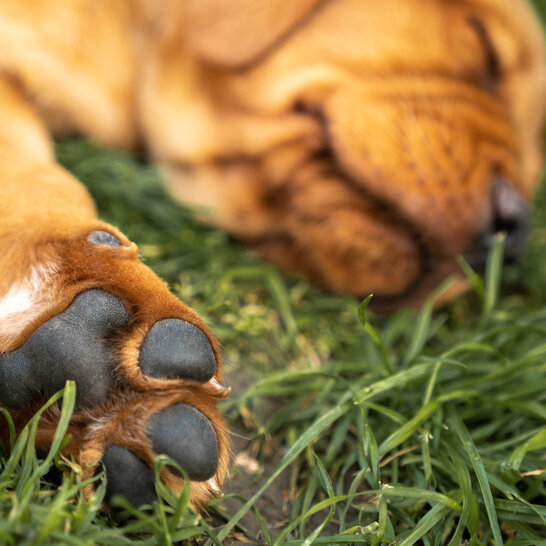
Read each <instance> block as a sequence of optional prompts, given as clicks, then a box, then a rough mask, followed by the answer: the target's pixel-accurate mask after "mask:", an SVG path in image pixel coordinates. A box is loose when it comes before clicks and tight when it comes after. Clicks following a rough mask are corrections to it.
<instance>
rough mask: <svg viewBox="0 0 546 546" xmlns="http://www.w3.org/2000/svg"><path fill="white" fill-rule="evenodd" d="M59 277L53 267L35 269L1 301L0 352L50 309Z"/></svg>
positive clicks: (44, 266) (46, 265) (45, 266)
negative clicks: (52, 289) (57, 277)
mask: <svg viewBox="0 0 546 546" xmlns="http://www.w3.org/2000/svg"><path fill="white" fill-rule="evenodd" d="M56 273H57V267H56V266H55V265H54V264H51V263H47V264H42V265H37V266H34V267H33V268H32V269H31V271H30V274H29V275H28V276H27V277H26V278H25V279H23V280H22V281H21V282H20V283H17V284H14V285H12V286H11V287H10V289H9V290H8V292H7V293H6V294H5V295H4V296H3V297H2V298H1V299H0V352H1V351H3V350H5V348H6V347H7V346H8V344H9V343H10V341H11V340H12V339H13V336H16V335H17V334H18V333H19V332H20V331H21V330H22V329H23V328H24V327H25V326H26V325H27V324H28V323H29V322H30V321H31V320H33V319H34V318H36V317H37V316H38V315H39V314H40V313H41V312H43V311H44V310H45V308H46V307H47V306H48V304H49V302H50V300H51V298H52V296H53V294H52V293H51V288H52V284H53V280H54V278H55V275H56Z"/></svg>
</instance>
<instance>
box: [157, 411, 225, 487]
mask: <svg viewBox="0 0 546 546" xmlns="http://www.w3.org/2000/svg"><path fill="white" fill-rule="evenodd" d="M148 437H149V438H150V441H151V443H152V447H153V449H154V451H155V452H156V453H158V454H162V453H164V454H165V455H168V456H169V457H171V459H173V460H174V461H176V462H177V463H178V464H179V465H180V466H181V467H182V468H183V469H184V470H185V471H186V472H187V474H188V477H189V478H190V479H191V480H196V481H206V480H208V479H209V478H212V476H214V474H215V473H216V470H217V468H218V439H217V437H216V432H215V430H214V427H213V426H212V423H211V422H210V421H209V420H208V419H207V418H206V417H205V416H204V415H203V414H202V413H201V412H200V411H198V410H196V409H195V408H194V407H193V406H190V405H189V404H175V405H174V406H170V407H168V408H165V409H163V410H161V411H159V412H157V413H156V414H155V415H154V416H153V417H152V418H151V419H150V421H149V424H148Z"/></svg>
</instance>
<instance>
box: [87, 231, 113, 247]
mask: <svg viewBox="0 0 546 546" xmlns="http://www.w3.org/2000/svg"><path fill="white" fill-rule="evenodd" d="M87 240H88V241H89V242H91V243H94V244H95V245H103V246H121V241H120V240H119V239H118V238H117V237H116V236H115V235H112V234H111V233H109V232H108V231H104V230H102V229H100V230H97V231H93V232H92V233H91V234H90V235H89V237H87Z"/></svg>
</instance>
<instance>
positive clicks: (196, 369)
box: [139, 319, 216, 382]
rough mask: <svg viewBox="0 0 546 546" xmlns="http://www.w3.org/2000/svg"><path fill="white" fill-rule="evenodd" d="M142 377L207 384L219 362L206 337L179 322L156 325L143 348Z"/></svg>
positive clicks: (182, 321)
mask: <svg viewBox="0 0 546 546" xmlns="http://www.w3.org/2000/svg"><path fill="white" fill-rule="evenodd" d="M139 364H140V369H141V371H142V373H144V374H145V375H147V376H150V377H156V378H163V379H187V380H191V381H199V382H205V381H208V380H209V379H211V378H212V377H213V376H214V374H215V372H216V358H215V356H214V352H213V350H212V347H211V344H210V342H209V340H208V339H207V336H206V335H205V334H204V333H203V332H202V331H201V330H200V329H199V328H198V327H197V326H194V325H193V324H191V323H189V322H186V321H185V320H180V319H165V320H160V321H158V322H156V323H155V324H154V325H153V326H152V327H151V328H150V331H149V332H148V333H147V334H146V337H145V338H144V341H143V342H142V346H141V348H140V357H139Z"/></svg>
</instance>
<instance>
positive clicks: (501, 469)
mask: <svg viewBox="0 0 546 546" xmlns="http://www.w3.org/2000/svg"><path fill="white" fill-rule="evenodd" d="M58 156H59V159H60V161H61V162H62V163H63V164H65V165H66V166H67V167H68V168H69V169H70V170H71V171H72V172H74V173H75V174H76V176H78V177H79V178H80V179H81V180H83V181H84V182H85V183H86V184H87V185H88V187H89V189H90V191H91V193H92V194H93V196H94V198H95V199H96V202H97V203H98V206H99V210H100V211H101V215H102V217H103V218H105V219H106V220H108V221H111V222H112V223H114V224H116V225H118V226H119V227H120V228H122V229H123V231H125V233H127V235H128V236H129V237H130V238H132V239H133V240H135V241H136V242H138V243H139V246H140V249H141V253H142V256H143V258H144V259H145V261H146V262H147V263H148V264H149V265H150V266H151V267H152V268H154V270H155V271H157V272H158V274H160V275H161V276H162V277H164V278H165V279H166V280H168V281H169V283H170V284H171V286H172V287H173V290H174V291H175V293H176V294H177V295H179V296H180V298H182V299H183V300H184V301H186V302H187V303H189V304H191V305H192V306H193V307H194V308H195V309H196V310H197V311H198V312H199V313H200V314H201V315H202V316H203V317H204V318H205V319H206V320H207V321H208V323H209V324H210V325H211V327H212V328H213V330H214V332H215V334H216V336H217V337H218V338H219V339H220V340H221V342H222V344H223V351H224V356H225V360H226V363H225V372H226V375H227V382H228V384H229V382H230V379H232V380H233V381H234V383H236V384H237V385H238V388H237V389H236V391H237V393H236V395H232V396H231V397H230V398H229V399H227V400H226V401H225V402H224V403H223V408H222V409H223V411H224V412H225V413H226V415H227V418H228V421H229V422H230V423H231V425H232V426H233V427H234V428H235V429H236V430H237V431H238V432H239V433H240V434H243V435H244V436H246V437H247V439H248V440H247V442H246V443H245V448H244V449H245V455H246V456H247V460H249V461H251V462H252V463H253V464H254V465H255V469H254V470H253V471H252V472H251V474H250V476H248V475H246V474H245V466H244V465H234V467H233V469H232V478H231V486H230V492H229V493H228V494H227V495H226V497H225V498H223V499H219V500H215V501H213V503H212V504H211V506H210V507H209V511H208V513H207V514H206V515H205V516H199V515H196V514H193V513H192V512H191V511H189V510H188V508H187V500H188V499H187V495H186V494H185V493H184V494H182V496H181V497H180V498H174V496H173V495H172V494H170V493H169V492H168V491H166V490H165V488H162V487H161V485H160V484H158V487H159V488H160V490H159V494H160V497H161V502H159V503H157V504H156V505H154V507H153V508H152V509H151V510H149V511H136V510H134V509H132V508H131V507H130V506H128V505H126V504H123V502H122V501H120V506H119V508H120V510H119V511H118V512H117V513H115V514H108V513H104V512H101V511H100V510H99V507H100V504H101V501H102V498H103V496H104V485H99V487H98V489H97V492H96V494H95V495H94V496H93V497H92V498H91V499H88V500H84V499H83V497H82V494H81V491H82V488H83V486H84V485H85V484H84V483H82V481H81V471H80V469H79V468H78V466H77V465H76V464H74V463H73V462H71V461H67V460H64V459H63V458H62V457H61V456H60V455H59V452H60V450H61V449H62V445H63V440H62V438H63V431H64V429H65V426H66V419H68V417H69V416H70V413H71V409H72V407H73V403H74V386H73V385H70V384H69V385H68V386H67V388H66V389H65V392H64V394H63V402H62V403H63V418H62V419H61V423H60V425H59V430H58V433H57V436H56V441H55V443H54V445H53V447H52V449H51V451H50V453H49V454H48V455H47V456H46V457H45V458H43V457H42V458H38V457H37V456H36V454H35V452H34V450H33V448H32V438H33V434H34V431H35V427H36V420H34V421H32V422H31V423H29V425H28V427H27V429H26V431H25V432H23V434H21V435H20V436H19V437H18V438H14V437H13V438H12V441H11V456H9V457H8V456H7V455H5V452H4V457H3V458H2V459H1V460H0V543H1V544H10V545H11V544H14V545H34V544H35V545H38V544H40V545H45V544H63V545H64V544H78V545H80V544H112V545H117V544H150V545H152V544H173V543H181V544H186V543H187V544H195V543H199V544H207V545H209V544H230V543H244V542H245V541H247V542H250V543H252V544H294V545H296V544H298V545H300V544H302V545H304V544H305V545H307V544H328V545H331V544H356V543H364V544H391V543H396V544H397V545H404V546H407V545H410V544H424V545H426V546H428V545H431V546H432V545H446V544H447V545H449V546H456V545H458V544H462V543H466V544H473V545H479V544H484V545H485V544H501V543H503V542H506V543H509V544H513V545H529V546H535V545H538V544H546V488H545V483H544V480H545V477H546V282H545V281H544V279H546V215H545V214H544V212H543V211H544V210H546V189H543V190H542V191H541V193H540V195H539V196H538V198H537V200H536V203H535V209H534V212H533V231H532V237H531V240H530V243H529V246H528V248H527V251H526V253H525V255H524V256H523V259H522V260H521V262H519V263H518V264H516V265H513V266H510V267H509V268H506V269H505V270H504V271H502V270H501V269H502V268H501V266H500V263H501V256H502V240H501V239H499V240H498V241H497V244H496V246H495V248H494V249H493V251H492V253H491V255H490V257H489V264H488V268H487V272H486V274H485V277H484V278H483V280H482V279H481V278H479V277H475V276H473V275H472V274H471V273H469V274H470V275H471V278H472V280H473V282H474V290H473V292H472V293H470V294H468V295H466V296H465V297H462V298H460V299H458V300H457V301H456V302H453V303H451V304H449V305H448V306H447V307H444V308H442V309H440V310H436V311H434V310H433V308H432V304H431V303H432V302H429V304H427V305H425V306H424V307H423V308H422V309H421V310H420V311H419V312H418V313H417V312H414V311H410V310H401V311H399V312H397V313H394V314H392V315H390V316H388V317H384V316H379V315H376V314H374V313H372V312H371V311H369V310H368V308H367V305H368V303H369V301H368V300H366V301H364V302H362V303H361V302H358V301H355V300H354V299H352V298H344V297H334V296H329V295H326V294H324V293H322V292H320V291H319V290H317V289H316V288H314V287H313V286H312V285H310V284H309V283H308V282H307V281H305V280H301V279H294V278H289V277H286V276H283V275H282V274H281V273H279V271H278V270H276V269H275V268H273V267H271V266H269V265H267V264H264V263H261V262H259V261H257V260H256V259H255V258H254V257H253V256H252V254H251V253H250V252H248V251H246V250H245V249H243V248H242V247H240V246H238V245H237V244H235V243H233V242H232V241H230V240H229V239H228V237H227V236H226V235H225V234H224V233H221V232H218V231H215V230H212V229H209V228H206V227H203V226H201V225H199V224H197V223H196V222H195V221H193V220H192V218H191V214H189V213H188V211H187V210H185V209H184V208H182V207H180V206H178V205H176V204H175V203H173V202H172V201H171V200H169V198H168V197H167V196H166V195H165V193H164V192H163V190H162V189H161V186H160V184H159V182H158V176H157V173H156V171H155V170H154V168H153V167H150V166H147V165H144V164H141V163H139V162H138V161H137V160H135V159H134V158H131V157H129V156H126V155H124V154H123V153H121V152H117V151H112V150H105V149H101V148H99V147H97V146H95V145H93V144H92V143H89V142H85V141H68V142H64V143H61V144H59V146H58ZM462 266H463V267H464V264H462ZM59 396H61V394H59V395H56V397H54V398H53V399H52V400H51V401H50V403H53V402H54V401H55V400H56V398H58V397H59ZM272 407H273V408H274V411H273V410H272ZM2 413H3V417H2V418H4V419H6V420H7V422H8V423H9V422H10V417H9V415H8V414H7V413H6V412H4V411H2ZM272 461H273V462H272ZM162 464H165V461H164V460H159V461H158V463H157V467H158V468H156V471H157V470H158V469H159V467H160V466H161V465H162ZM52 468H57V469H59V470H62V471H63V472H64V477H63V479H62V483H61V485H52V484H51V483H50V482H51V478H50V476H51V469H52ZM244 480H246V481H245V484H247V486H245V488H244V491H245V493H244V495H240V494H239V491H240V489H239V484H241V483H242V482H243V481H244ZM248 482H250V486H248ZM273 508H275V511H274V515H273V516H272V515H271V514H272V509H273Z"/></svg>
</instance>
